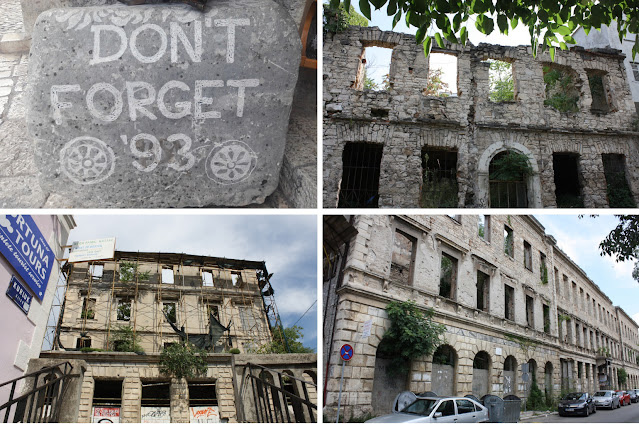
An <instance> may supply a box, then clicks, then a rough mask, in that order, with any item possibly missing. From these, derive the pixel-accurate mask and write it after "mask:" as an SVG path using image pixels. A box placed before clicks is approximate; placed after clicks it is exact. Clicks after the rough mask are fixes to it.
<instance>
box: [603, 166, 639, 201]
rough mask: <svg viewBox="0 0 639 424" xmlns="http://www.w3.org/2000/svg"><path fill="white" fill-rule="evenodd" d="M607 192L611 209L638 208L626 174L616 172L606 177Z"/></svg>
mask: <svg viewBox="0 0 639 424" xmlns="http://www.w3.org/2000/svg"><path fill="white" fill-rule="evenodd" d="M606 191H607V194H608V204H609V205H610V207H611V208H636V207H637V204H636V203H635V199H634V198H633V197H632V192H631V191H630V187H629V186H628V181H627V180H626V175H625V173H620V172H615V173H612V172H611V173H608V174H607V175H606Z"/></svg>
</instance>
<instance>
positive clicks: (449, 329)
mask: <svg viewBox="0 0 639 424" xmlns="http://www.w3.org/2000/svg"><path fill="white" fill-rule="evenodd" d="M327 218H328V219H330V220H331V221H330V222H327ZM338 218H341V219H338ZM327 225H328V226H329V228H330V229H331V231H328V232H327V231H325V234H328V235H329V237H330V239H329V240H326V241H325V245H327V246H328V248H327V256H326V260H325V275H324V285H325V287H324V300H325V313H324V317H325V318H324V319H325V321H324V329H325V331H324V358H325V363H324V365H323V366H324V368H325V369H326V370H327V375H326V380H325V387H324V395H325V397H324V399H325V407H326V408H325V414H327V415H328V416H334V415H335V410H336V406H337V398H338V393H339V386H340V375H341V366H342V364H341V359H340V355H339V352H340V346H342V345H343V344H345V343H348V344H350V345H351V346H352V347H353V350H354V355H353V358H352V359H351V360H350V361H349V362H348V363H347V364H346V366H345V368H344V386H343V393H342V400H341V407H342V414H344V416H345V417H346V418H349V417H351V416H353V417H358V416H361V415H364V414H366V413H369V412H372V413H374V414H377V415H379V414H385V413H389V412H390V410H391V406H392V403H393V400H394V399H395V396H396V395H397V394H398V393H400V392H401V391H403V390H411V391H413V392H416V393H420V392H426V391H433V392H435V393H436V394H437V395H460V396H464V395H467V394H473V395H475V396H477V397H479V398H481V397H482V396H484V395H486V394H493V395H497V396H500V397H504V396H507V395H511V394H513V395H516V396H519V397H527V396H526V395H527V393H529V391H530V384H531V380H532V379H535V380H536V382H537V385H538V386H539V388H540V390H541V392H542V393H545V394H546V395H547V396H551V397H554V396H557V395H559V394H560V392H561V391H562V390H583V391H588V392H593V391H595V390H598V389H603V388H612V389H620V388H634V387H637V386H638V385H639V347H638V346H639V334H638V327H639V325H638V324H637V323H636V322H634V321H633V320H632V318H630V317H629V316H628V315H627V314H626V313H625V312H624V311H623V310H622V309H621V308H619V307H617V306H615V305H613V303H612V301H611V300H610V299H609V298H608V297H607V296H606V294H605V292H604V290H605V286H604V287H603V289H604V290H602V288H600V287H599V286H598V285H597V284H596V283H595V282H594V281H592V280H591V279H590V278H589V277H588V276H587V275H586V274H585V272H584V271H583V270H582V269H581V268H580V267H579V266H578V265H577V264H576V263H574V262H573V261H572V260H571V259H570V258H569V257H568V256H567V255H566V254H565V253H564V252H563V251H561V250H560V249H559V248H558V247H557V244H556V240H555V239H554V238H553V237H552V236H551V235H549V234H546V232H545V230H544V227H543V226H542V225H541V224H540V223H539V222H538V221H537V220H536V219H535V218H534V217H532V216H503V215H492V216H484V215H481V216H477V215H472V216H471V215H463V216H459V215H454V216H447V215H441V216H385V215H374V216H363V215H362V216H350V217H325V222H324V226H325V228H326V227H327ZM603 284H606V283H605V282H604V283H603ZM406 300H412V301H414V302H415V303H416V305H417V307H419V308H421V309H427V308H432V309H433V310H434V318H433V319H434V320H435V321H436V322H439V323H442V324H445V326H446V330H445V333H444V336H443V343H442V344H441V345H440V346H439V347H438V348H437V350H436V351H435V352H434V354H433V355H431V356H428V357H422V358H419V359H418V360H414V361H413V362H412V363H411V365H410V368H411V370H410V372H409V373H408V374H407V375H401V374H400V375H389V374H388V373H387V372H386V370H387V369H388V366H389V361H390V359H391V358H389V357H387V356H386V355H385V354H384V353H383V349H380V346H381V344H382V343H383V336H384V332H385V331H386V330H387V329H388V328H389V325H390V322H389V319H388V315H387V313H386V311H385V308H386V306H387V305H388V304H389V302H391V301H406ZM368 326H370V327H368ZM365 328H370V335H368V334H367V332H365ZM526 363H527V364H528V365H529V370H530V371H529V375H528V377H530V378H529V379H528V380H527V381H528V382H526V379H525V378H524V375H523V372H522V368H521V365H522V364H526ZM621 369H624V370H625V372H626V373H627V376H628V377H627V381H626V384H625V385H623V386H621V385H620V384H619V382H618V376H619V375H620V374H622V375H623V372H622V371H620V370H621Z"/></svg>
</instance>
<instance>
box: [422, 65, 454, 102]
mask: <svg viewBox="0 0 639 424" xmlns="http://www.w3.org/2000/svg"><path fill="white" fill-rule="evenodd" d="M442 73H443V71H442V70H441V69H430V70H429V71H428V80H427V81H426V88H425V89H424V95H425V96H438V97H448V96H449V94H448V92H447V90H448V83H447V82H445V81H444V80H442Z"/></svg>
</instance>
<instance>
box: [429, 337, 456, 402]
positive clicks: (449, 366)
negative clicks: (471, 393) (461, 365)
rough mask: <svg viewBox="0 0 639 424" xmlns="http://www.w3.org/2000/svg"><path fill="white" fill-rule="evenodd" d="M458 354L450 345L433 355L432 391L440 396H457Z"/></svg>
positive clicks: (439, 349) (440, 348) (441, 347)
mask: <svg viewBox="0 0 639 424" xmlns="http://www.w3.org/2000/svg"><path fill="white" fill-rule="evenodd" d="M456 369H457V352H456V351H455V349H454V348H453V347H452V346H450V345H442V346H439V347H438V348H437V350H436V351H435V353H434V354H433V375H432V378H431V390H432V391H433V392H435V393H437V395H438V396H453V395H456V394H457V385H456V382H457V381H456V380H457V373H456V372H455V370H456Z"/></svg>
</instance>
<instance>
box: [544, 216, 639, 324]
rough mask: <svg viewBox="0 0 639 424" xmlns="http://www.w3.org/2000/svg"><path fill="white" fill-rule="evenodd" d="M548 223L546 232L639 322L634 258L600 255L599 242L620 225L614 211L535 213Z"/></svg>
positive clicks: (610, 296) (638, 287)
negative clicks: (594, 214)
mask: <svg viewBox="0 0 639 424" xmlns="http://www.w3.org/2000/svg"><path fill="white" fill-rule="evenodd" d="M535 218H537V220H538V221H539V222H541V223H542V225H543V226H544V227H546V234H549V235H552V236H554V237H555V239H557V245H558V246H559V248H560V249H561V250H563V251H564V252H565V253H566V254H567V255H568V256H569V257H570V258H571V259H572V260H573V262H575V263H576V264H577V265H579V266H580V267H581V269H583V270H584V271H586V274H588V277H590V279H591V280H592V281H594V282H595V283H596V284H597V285H598V286H599V288H600V289H601V290H602V291H603V292H604V293H605V294H606V295H607V296H608V297H609V298H610V300H612V303H613V304H614V305H616V306H620V307H621V308H623V310H624V311H626V313H627V314H628V315H629V316H631V317H632V318H633V319H634V320H635V322H637V323H639V302H638V300H639V282H637V281H635V280H633V278H632V269H633V267H634V262H633V261H630V262H615V260H614V259H613V258H612V257H610V256H601V255H600V250H599V243H600V242H601V241H602V240H603V239H604V238H605V237H606V236H607V235H608V233H609V232H610V231H611V230H612V229H613V228H615V227H616V226H617V224H618V222H619V220H618V219H617V218H615V217H614V216H613V215H599V216H597V217H596V218H591V217H590V215H585V216H584V217H582V218H581V219H580V218H578V217H577V215H535Z"/></svg>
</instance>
